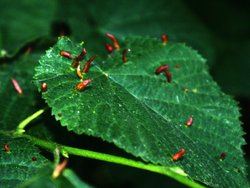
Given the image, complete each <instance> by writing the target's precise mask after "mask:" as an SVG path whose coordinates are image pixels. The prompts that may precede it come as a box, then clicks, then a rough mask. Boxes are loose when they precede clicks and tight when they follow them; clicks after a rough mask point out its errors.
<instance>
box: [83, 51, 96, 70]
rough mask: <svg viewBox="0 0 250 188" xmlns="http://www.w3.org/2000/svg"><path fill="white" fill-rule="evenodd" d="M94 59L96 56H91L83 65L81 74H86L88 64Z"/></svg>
mask: <svg viewBox="0 0 250 188" xmlns="http://www.w3.org/2000/svg"><path fill="white" fill-rule="evenodd" d="M95 58H96V55H94V56H92V57H91V58H90V59H89V60H88V61H87V62H86V63H85V65H84V67H83V72H84V73H86V72H88V70H89V66H90V63H91V62H92V61H93V60H94V59H95Z"/></svg>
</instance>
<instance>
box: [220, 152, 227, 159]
mask: <svg viewBox="0 0 250 188" xmlns="http://www.w3.org/2000/svg"><path fill="white" fill-rule="evenodd" d="M225 158H226V153H221V155H220V160H221V161H224V160H225Z"/></svg>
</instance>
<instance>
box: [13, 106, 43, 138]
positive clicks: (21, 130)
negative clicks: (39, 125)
mask: <svg viewBox="0 0 250 188" xmlns="http://www.w3.org/2000/svg"><path fill="white" fill-rule="evenodd" d="M44 111H45V109H40V110H38V111H37V112H35V113H34V114H32V115H31V116H29V117H27V118H26V119H24V120H23V121H22V122H21V123H19V125H18V126H17V129H16V134H22V133H24V132H25V130H24V128H25V127H26V126H27V125H28V124H29V123H30V122H31V121H32V120H33V119H35V118H37V117H38V116H40V115H41V114H42V113H43V112H44Z"/></svg>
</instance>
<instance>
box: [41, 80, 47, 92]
mask: <svg viewBox="0 0 250 188" xmlns="http://www.w3.org/2000/svg"><path fill="white" fill-rule="evenodd" d="M46 91H47V84H46V83H45V82H43V83H42V92H46Z"/></svg>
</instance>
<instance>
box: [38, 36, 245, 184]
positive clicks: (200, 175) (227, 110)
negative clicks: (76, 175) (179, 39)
mask: <svg viewBox="0 0 250 188" xmlns="http://www.w3.org/2000/svg"><path fill="white" fill-rule="evenodd" d="M121 47H122V49H121V50H115V52H113V53H112V54H111V55H109V56H107V59H106V60H105V61H101V62H94V63H93V64H92V66H91V68H90V70H89V72H88V73H87V74H84V79H88V78H91V79H93V81H92V83H91V84H90V85H89V86H87V88H86V89H84V90H83V91H77V90H76V89H75V86H76V84H77V83H79V82H80V79H79V78H78V77H77V75H76V70H74V69H72V68H71V63H72V60H70V59H67V58H65V57H62V56H60V51H61V50H66V51H69V52H70V53H71V54H72V55H73V57H75V56H76V55H79V54H80V52H81V50H82V48H83V46H82V44H80V45H76V44H74V43H73V42H71V41H70V40H69V39H68V38H66V37H62V38H60V39H59V41H58V43H57V44H56V45H55V46H54V47H53V48H51V49H49V50H48V51H47V52H46V54H45V55H43V56H42V57H41V59H40V65H39V66H38V67H37V68H36V74H35V77H34V79H35V82H36V85H37V86H38V88H39V90H40V88H41V84H42V83H43V82H46V83H47V85H48V89H47V91H46V92H43V93H42V97H43V98H44V99H45V100H46V102H47V103H48V105H49V106H50V107H52V114H53V115H55V117H56V119H57V120H60V122H61V124H62V126H66V127H67V128H68V130H73V131H74V132H76V133H77V134H87V135H92V136H96V137H100V138H102V139H103V140H105V141H108V142H112V143H114V144H115V145H117V146H118V147H120V148H123V149H124V150H126V151H127V152H129V153H132V154H133V155H135V156H138V157H141V158H142V159H143V160H144V161H147V162H151V163H154V164H160V165H163V166H168V167H172V166H179V167H181V168H183V169H184V171H185V172H186V173H187V174H189V176H190V177H191V178H192V179H195V180H198V181H201V182H203V183H204V184H206V185H210V186H213V187H228V186H229V187H238V186H246V185H248V183H247V180H246V169H245V167H246V166H245V161H244V158H243V152H242V150H241V146H242V145H243V144H245V141H244V140H243V138H242V134H243V132H242V129H241V127H240V121H239V119H238V117H239V111H238V108H237V105H236V103H235V102H234V101H233V100H232V99H231V98H230V97H229V96H227V95H225V94H223V93H222V92H221V91H220V89H219V88H218V86H217V85H216V83H215V82H214V81H213V80H212V78H211V77H210V76H209V74H208V72H207V67H206V64H205V60H204V59H203V58H202V57H201V56H200V55H199V54H198V53H197V52H196V51H195V50H193V49H191V48H189V47H187V46H185V45H184V44H179V43H168V44H167V45H165V46H164V45H163V44H162V43H161V42H160V41H159V40H156V39H153V38H149V37H145V38H140V37H138V38H127V39H125V40H123V41H122V43H121ZM128 48H129V49H131V51H130V52H128V53H127V59H128V62H126V63H123V62H122V52H123V50H124V49H128ZM86 59H87V58H85V60H86ZM85 60H83V63H82V64H84V61H85ZM163 64H166V65H169V66H170V68H169V69H168V71H169V72H170V73H171V75H172V81H171V82H170V83H169V82H167V78H166V76H165V75H164V73H162V74H160V75H155V70H156V69H157V68H158V67H159V66H161V65H163ZM187 90H188V91H187ZM190 117H193V124H192V126H191V127H187V126H185V123H186V122H187V121H188V119H189V118H190ZM182 148H184V149H185V151H186V152H185V155H184V156H183V157H182V158H181V159H180V160H178V161H175V162H173V161H172V160H171V156H173V155H174V154H175V153H177V152H178V151H180V149H182ZM222 153H225V154H226V158H225V160H223V161H222V160H220V155H221V154H222Z"/></svg>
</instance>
